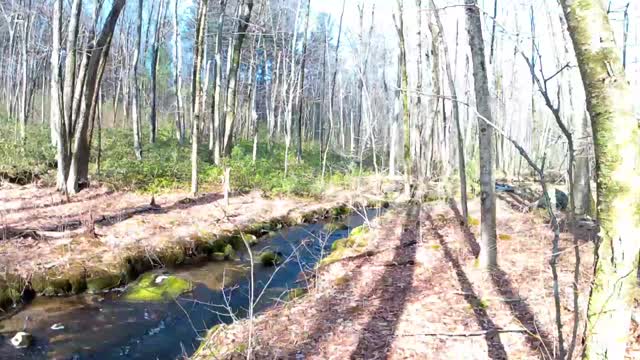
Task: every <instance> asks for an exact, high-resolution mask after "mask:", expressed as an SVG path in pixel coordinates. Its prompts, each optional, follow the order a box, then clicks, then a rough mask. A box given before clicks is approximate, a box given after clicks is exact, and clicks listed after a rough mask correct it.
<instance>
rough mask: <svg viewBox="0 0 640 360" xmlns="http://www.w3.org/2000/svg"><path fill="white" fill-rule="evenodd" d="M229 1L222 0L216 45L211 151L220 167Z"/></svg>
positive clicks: (215, 162)
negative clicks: (225, 33)
mask: <svg viewBox="0 0 640 360" xmlns="http://www.w3.org/2000/svg"><path fill="white" fill-rule="evenodd" d="M226 7H227V0H220V16H219V17H218V29H217V33H216V43H215V65H214V70H213V72H214V75H213V101H212V102H211V109H212V114H211V115H212V121H213V128H212V130H213V133H212V134H210V135H209V136H210V139H209V150H210V151H212V156H213V163H214V164H216V165H220V150H221V149H220V148H221V146H220V143H221V141H220V140H221V138H222V134H221V131H220V121H221V119H220V117H221V108H222V101H221V100H222V31H223V28H224V11H225V9H226Z"/></svg>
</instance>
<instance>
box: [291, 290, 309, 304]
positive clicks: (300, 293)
mask: <svg viewBox="0 0 640 360" xmlns="http://www.w3.org/2000/svg"><path fill="white" fill-rule="evenodd" d="M306 293H307V289H305V288H295V289H291V290H289V292H288V293H287V300H288V301H292V300H295V299H297V298H299V297H302V296H304V295H305V294H306Z"/></svg>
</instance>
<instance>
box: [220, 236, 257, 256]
mask: <svg viewBox="0 0 640 360" xmlns="http://www.w3.org/2000/svg"><path fill="white" fill-rule="evenodd" d="M243 238H244V240H242V239H243ZM244 241H246V242H247V243H248V244H249V247H251V246H255V245H256V244H257V243H258V238H257V237H256V236H255V235H252V234H240V235H236V236H234V237H233V238H232V239H231V242H230V244H231V245H232V247H233V249H235V250H243V249H245V245H244ZM225 247H226V246H223V247H222V248H221V249H220V252H222V253H224V250H225Z"/></svg>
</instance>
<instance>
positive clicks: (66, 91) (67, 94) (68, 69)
mask: <svg viewBox="0 0 640 360" xmlns="http://www.w3.org/2000/svg"><path fill="white" fill-rule="evenodd" d="M61 11H62V9H61ZM81 11H82V0H74V1H73V4H72V5H71V16H70V21H69V28H68V32H67V45H66V60H65V72H64V87H63V97H62V99H63V101H64V103H63V107H62V121H61V124H62V126H61V128H60V132H59V138H58V142H59V144H58V149H59V150H58V151H59V153H58V154H59V158H58V176H57V187H58V190H60V191H62V192H64V193H67V192H68V191H69V189H67V184H66V182H67V179H68V176H69V166H70V163H71V159H70V157H71V154H70V148H69V146H70V144H69V143H70V139H69V137H70V131H71V129H72V122H73V116H72V112H73V95H74V93H75V91H74V86H75V80H76V45H77V43H78V23H79V21H80V12H81ZM60 148H62V151H63V152H64V154H60V152H61V149H60Z"/></svg>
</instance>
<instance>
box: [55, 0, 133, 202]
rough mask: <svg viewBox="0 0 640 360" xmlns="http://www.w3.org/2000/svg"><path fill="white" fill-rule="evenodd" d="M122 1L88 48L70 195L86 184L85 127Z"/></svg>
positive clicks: (91, 118) (87, 140) (87, 139)
mask: <svg viewBox="0 0 640 360" xmlns="http://www.w3.org/2000/svg"><path fill="white" fill-rule="evenodd" d="M125 3H126V0H115V1H114V2H113V5H112V8H111V10H110V12H109V15H108V16H107V18H106V19H105V21H104V26H103V28H102V30H101V31H100V34H99V35H98V36H97V38H96V39H95V40H94V41H93V42H92V43H91V44H90V45H89V47H88V49H87V54H88V57H89V60H88V65H87V68H86V77H85V79H84V84H83V86H84V91H83V92H82V110H81V114H80V118H79V119H78V121H77V127H76V128H75V133H74V136H73V144H72V155H71V165H70V167H69V175H68V179H67V190H68V191H69V192H70V193H71V194H75V193H77V192H78V191H79V190H80V185H81V184H83V183H86V184H88V175H89V174H88V172H89V150H90V143H91V135H89V134H88V129H89V127H90V126H91V127H92V126H93V121H94V119H95V116H96V113H97V104H98V93H99V89H100V84H101V82H102V75H103V74H104V69H105V67H106V63H107V58H108V56H109V50H110V47H111V39H112V38H113V32H114V30H115V27H116V23H117V22H118V18H119V17H120V13H121V11H122V8H123V7H124V5H125ZM96 18H97V14H96Z"/></svg>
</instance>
